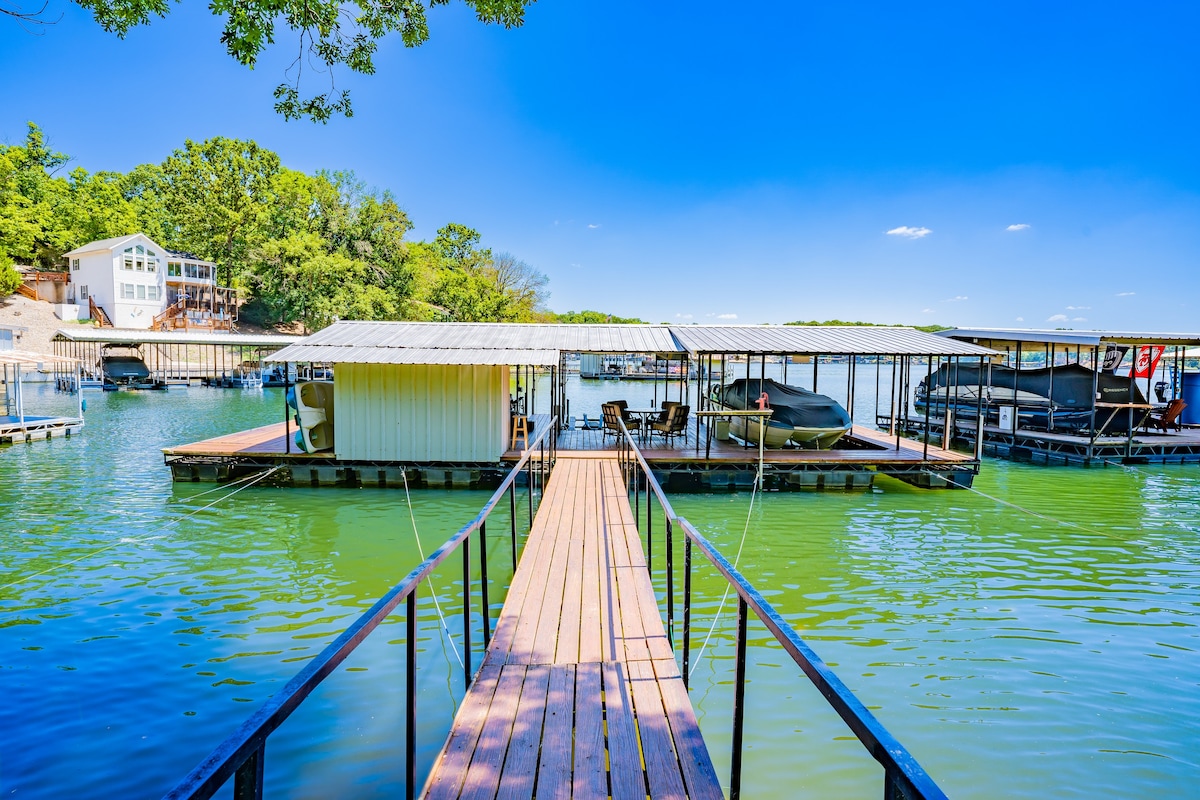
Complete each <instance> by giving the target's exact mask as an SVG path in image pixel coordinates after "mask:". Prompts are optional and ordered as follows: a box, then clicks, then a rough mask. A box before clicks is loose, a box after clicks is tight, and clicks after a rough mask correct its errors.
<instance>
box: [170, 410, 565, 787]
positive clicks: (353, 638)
mask: <svg viewBox="0 0 1200 800" xmlns="http://www.w3.org/2000/svg"><path fill="white" fill-rule="evenodd" d="M555 422H556V418H553V417H552V418H551V422H550V424H549V425H547V426H546V427H545V428H544V429H543V430H542V432H541V434H539V435H538V436H536V437H534V440H533V441H532V442H531V443H530V445H529V447H527V448H526V449H525V452H524V453H523V454H522V455H521V458H520V460H518V461H517V463H516V465H515V466H514V467H513V468H512V470H511V471H510V472H509V473H508V475H507V476H505V478H504V480H503V481H501V483H500V486H499V488H497V489H496V491H495V492H494V493H493V494H492V496H491V497H490V498H489V499H488V501H487V502H486V503H484V505H483V508H482V509H481V510H480V512H479V513H478V514H476V515H475V518H474V519H472V520H471V521H470V522H468V523H467V524H466V525H464V526H463V527H462V528H460V529H459V530H458V532H457V533H455V534H454V535H453V536H451V537H450V538H449V539H447V540H446V541H445V542H444V543H443V544H442V545H441V547H439V548H438V549H437V550H435V551H434V552H432V553H430V555H429V557H428V558H426V559H425V560H424V561H422V562H421V563H420V564H419V565H418V566H417V567H415V568H414V569H413V570H412V571H411V572H409V573H408V575H406V576H405V577H404V580H402V581H400V583H398V584H396V585H395V586H394V587H392V588H391V589H390V590H389V591H388V592H387V593H386V594H384V595H383V597H381V598H379V600H378V601H377V602H376V603H375V605H373V606H371V608H370V609H368V610H367V611H366V612H365V613H364V614H363V615H362V616H360V617H359V618H358V619H357V620H355V621H354V622H353V623H352V624H351V625H350V626H349V627H348V628H346V630H345V631H343V632H342V634H341V635H340V636H338V637H337V638H336V639H334V640H333V642H331V643H330V644H329V645H328V646H327V647H326V648H325V649H324V650H322V651H321V653H320V654H319V655H318V656H317V657H316V658H314V659H313V660H312V661H310V662H309V663H308V664H307V665H306V666H305V668H304V669H302V670H301V671H300V672H299V673H298V674H297V675H296V676H295V677H294V678H292V679H291V680H290V681H288V682H287V685H285V686H284V687H283V689H282V691H280V692H279V693H278V694H276V695H274V696H272V697H271V698H270V699H268V700H267V701H266V702H265V703H263V705H262V706H260V707H259V709H258V710H257V711H255V712H254V714H253V715H251V716H250V718H249V719H247V720H246V721H245V722H243V723H242V724H241V725H240V726H239V727H238V729H237V730H236V731H234V732H233V734H232V735H230V736H229V737H228V738H227V739H226V740H225V741H224V742H222V743H221V744H219V745H218V746H217V747H216V749H214V750H213V751H212V753H210V754H209V755H208V757H207V758H205V759H204V760H203V761H201V762H200V764H198V765H197V766H196V767H195V768H194V769H193V770H192V771H191V772H189V773H188V774H187V776H185V777H184V779H183V780H182V781H180V782H179V784H178V785H177V786H176V787H175V788H174V789H172V790H171V791H170V792H168V793H167V794H166V795H164V800H167V799H168V798H170V799H171V800H176V799H178V798H198V799H201V800H202V799H204V798H209V797H212V796H213V794H215V793H216V792H217V791H218V790H219V789H220V788H221V787H222V786H223V785H224V784H225V782H226V781H227V780H229V778H230V776H234V797H235V798H239V800H240V799H241V798H261V797H262V790H263V754H264V748H265V746H266V742H267V737H268V736H270V735H271V734H272V733H273V732H274V731H275V730H276V729H277V728H278V727H279V726H280V725H282V724H283V723H284V721H286V720H287V718H288V717H289V716H290V715H291V713H292V712H293V711H295V710H296V709H297V708H298V707H299V706H300V704H301V703H302V702H303V701H304V699H305V698H306V697H308V695H309V694H311V693H312V691H313V690H314V689H316V688H317V686H318V685H319V684H320V683H321V681H323V680H324V679H325V678H326V677H327V676H328V675H329V674H330V673H331V672H333V671H334V670H335V669H337V667H338V665H340V664H341V663H342V662H343V661H344V660H345V659H346V657H347V656H349V655H350V654H351V653H352V652H354V649H355V648H356V647H358V645H359V644H361V643H362V642H363V640H364V639H366V638H367V636H368V635H369V634H370V633H371V632H372V631H374V630H375V628H377V627H378V626H379V624H380V623H381V622H383V620H384V619H385V618H386V617H387V616H388V615H389V614H391V612H392V611H394V610H395V609H396V607H397V606H398V605H400V603H401V601H406V602H407V620H406V622H407V634H406V639H407V642H406V644H407V647H406V649H407V660H408V670H407V672H408V674H407V693H408V703H407V705H408V709H407V714H408V720H407V725H406V769H407V778H408V779H407V784H408V793H407V797H408V798H409V800H411V799H412V798H413V797H414V794H415V791H416V788H415V785H416V703H415V702H414V701H415V698H416V669H415V667H416V642H417V630H416V627H417V587H418V586H420V584H421V583H422V582H423V581H424V580H425V579H426V578H428V577H429V576H430V574H432V572H433V570H434V569H435V568H437V566H438V565H440V564H441V563H442V562H443V561H445V560H446V558H448V557H449V556H450V554H451V553H452V552H454V550H455V549H456V548H458V547H459V546H460V545H462V544H464V543H468V542H469V540H470V537H471V534H472V533H474V532H475V531H477V530H478V531H479V534H480V537H479V550H480V567H481V569H480V573H481V574H480V583H481V603H480V605H481V608H482V613H483V620H484V625H483V636H484V647H485V648H486V647H487V644H488V642H489V640H490V637H491V625H490V616H489V611H488V590H487V547H486V536H487V527H486V526H487V518H488V515H489V514H491V513H492V511H493V510H494V509H495V508H496V504H497V503H499V502H500V499H501V498H502V497H503V496H504V495H505V494H506V493H509V494H510V500H509V508H510V509H511V512H512V514H511V516H512V522H511V528H512V554H513V568H514V569H515V568H516V563H517V529H516V478H517V476H518V475H519V474H520V473H521V470H522V469H523V468H526V467H527V468H528V473H529V509H530V525H532V523H533V488H534V475H533V462H534V460H535V459H534V457H535V456H536V457H537V461H538V462H539V470H538V472H539V473H540V475H541V476H542V486H543V488H544V487H545V474H546V471H547V469H548V468H552V467H553V462H554V453H555V444H554V438H553V437H552V436H549V434H550V433H551V432H553V431H554V429H555ZM548 436H549V449H548V452H547V446H546V444H547V442H546V440H547V437H548ZM535 447H537V450H536V451H535V450H534V448H535ZM547 456H549V460H547ZM470 552H471V551H470V548H469V547H464V548H463V639H464V643H463V649H464V656H465V657H464V673H465V679H466V684H467V686H468V687H469V686H470V683H471V679H472V677H473V675H472V672H471V634H470V623H471V616H470V608H471V586H470V580H469V578H470V563H471V562H470Z"/></svg>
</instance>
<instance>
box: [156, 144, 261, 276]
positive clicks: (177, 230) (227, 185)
mask: <svg viewBox="0 0 1200 800" xmlns="http://www.w3.org/2000/svg"><path fill="white" fill-rule="evenodd" d="M280 169H281V166H280V163H279V156H278V155H276V154H275V153H273V152H272V151H270V150H267V149H266V148H263V147H259V146H258V144H257V143H256V142H254V141H243V140H240V139H227V138H225V137H223V136H217V137H215V138H212V139H207V140H205V141H203V142H200V143H196V142H193V141H191V140H188V141H186V142H184V146H183V148H182V149H180V150H176V151H175V152H174V153H172V154H171V155H170V156H169V157H168V158H167V160H166V161H164V162H163V165H162V184H161V189H160V191H161V194H162V204H163V207H164V208H165V209H166V215H167V221H166V227H167V228H168V229H169V230H170V231H171V232H172V234H171V235H170V236H169V237H168V239H167V241H165V242H162V244H163V246H164V247H171V248H173V249H176V250H185V251H187V252H190V253H194V254H195V255H198V256H200V257H201V258H205V259H208V260H210V261H214V262H216V264H217V271H218V274H217V282H218V283H221V284H224V285H226V286H237V285H239V283H240V280H241V279H242V277H243V276H244V275H245V274H246V273H247V271H248V269H249V256H250V252H251V251H252V250H253V249H254V248H255V247H257V246H259V245H261V244H262V243H263V242H264V241H266V239H267V238H268V237H267V224H268V222H269V220H270V215H271V214H270V209H271V206H272V205H273V202H274V194H273V191H272V189H273V187H274V181H275V178H276V176H277V175H278V174H279V171H280Z"/></svg>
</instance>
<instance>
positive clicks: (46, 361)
mask: <svg viewBox="0 0 1200 800" xmlns="http://www.w3.org/2000/svg"><path fill="white" fill-rule="evenodd" d="M78 363H79V362H78V361H77V360H76V359H74V358H67V357H66V356H50V355H46V354H45V353H33V352H30V351H28V350H0V364H20V365H21V366H23V367H40V366H45V365H54V364H67V365H70V366H74V365H75V364H78Z"/></svg>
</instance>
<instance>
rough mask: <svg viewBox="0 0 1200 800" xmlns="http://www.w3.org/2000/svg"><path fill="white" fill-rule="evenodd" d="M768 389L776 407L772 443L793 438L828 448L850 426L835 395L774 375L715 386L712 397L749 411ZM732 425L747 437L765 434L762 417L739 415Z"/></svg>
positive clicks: (769, 439)
mask: <svg viewBox="0 0 1200 800" xmlns="http://www.w3.org/2000/svg"><path fill="white" fill-rule="evenodd" d="M764 392H765V393H766V395H767V403H768V407H769V408H770V409H771V411H772V414H771V417H770V419H769V420H768V421H767V428H766V433H765V436H764V437H763V442H764V444H766V446H768V447H783V446H784V445H785V444H787V443H788V442H789V441H791V442H794V443H795V444H798V445H800V446H801V447H809V448H816V449H821V450H824V449H828V448H829V447H831V446H832V445H833V443H834V442H836V441H837V440H838V439H840V438H842V436H843V435H844V434H845V433H846V431H848V430H850V415H849V414H847V413H846V409H844V408H842V406H841V404H840V403H838V402H837V401H836V400H834V399H833V398H830V397H826V396H825V395H823V394H817V393H816V392H810V391H809V390H808V389H801V388H800V387H798V386H788V385H787V384H784V383H778V382H776V381H773V380H771V379H770V378H767V379H765V380H763V379H759V378H738V379H737V380H735V381H733V382H732V383H727V384H725V385H724V386H718V387H714V389H713V396H712V399H713V401H714V402H715V403H717V404H719V405H720V406H723V407H725V408H729V409H733V410H736V411H748V410H754V409H757V408H758V403H757V400H758V398H759V397H760V396H761V395H762V394H763V393H764ZM729 428H730V431H731V432H732V433H733V435H734V436H737V437H738V438H740V439H744V440H746V441H751V442H758V440H759V437H760V435H762V433H761V432H760V428H761V425H760V423H759V420H757V419H755V418H753V417H735V418H734V419H733V420H731V421H730V424H729Z"/></svg>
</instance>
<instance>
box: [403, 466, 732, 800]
mask: <svg viewBox="0 0 1200 800" xmlns="http://www.w3.org/2000/svg"><path fill="white" fill-rule="evenodd" d="M423 796H424V797H426V798H430V799H431V800H432V799H433V798H460V797H461V798H465V797H533V796H539V797H554V798H558V797H561V798H571V797H574V798H606V797H609V796H611V797H613V798H614V800H615V799H616V798H645V797H647V796H649V797H652V798H659V797H692V798H720V797H723V796H724V795H723V793H722V790H721V787H720V783H719V781H718V779H717V775H716V772H715V771H714V769H713V765H712V759H711V758H710V757H709V754H708V750H707V748H706V747H705V745H704V739H703V737H702V736H701V734H700V729H699V727H698V725H697V722H696V716H695V713H694V712H693V710H692V705H691V701H690V700H689V698H688V694H687V690H686V688H685V687H684V685H683V679H682V676H681V674H680V672H679V668H678V667H677V665H676V662H675V657H674V655H673V653H672V650H671V644H670V642H669V640H668V638H667V634H666V630H665V629H664V627H663V624H662V620H661V618H660V617H659V612H658V603H657V601H656V599H655V594H654V588H653V587H652V585H651V583H650V576H649V572H648V571H647V569H646V560H645V555H644V553H643V550H642V545H641V539H640V537H639V535H638V529H637V524H636V522H635V520H634V515H633V510H632V509H631V507H630V505H629V499H628V495H627V492H626V488H625V486H624V483H623V480H622V476H621V471H620V467H619V466H618V462H617V458H616V454H615V453H596V454H594V455H593V456H592V457H589V458H571V459H564V460H562V461H560V462H559V463H558V466H557V467H556V468H555V470H554V472H553V473H552V475H551V477H550V480H549V482H548V483H547V485H546V490H545V494H544V496H543V498H542V502H541V506H540V508H539V510H538V513H537V516H536V518H535V520H534V523H533V528H532V530H531V532H530V535H529V539H528V541H527V543H526V545H525V552H524V554H523V556H522V558H521V562H520V565H519V567H518V569H517V572H516V574H515V575H514V577H513V582H512V585H511V588H510V589H509V593H508V599H507V600H506V602H505V604H504V609H503V611H502V612H501V614H500V617H499V619H498V621H497V624H496V632H495V635H494V636H493V637H492V640H491V643H490V645H489V647H488V648H487V652H486V654H485V656H484V661H483V665H482V667H481V668H480V672H479V674H478V675H477V676H476V679H475V681H474V682H473V684H472V685H471V688H470V690H469V691H468V693H467V695H466V697H465V698H464V700H463V703H462V705H461V707H460V709H459V712H458V715H457V716H456V718H455V720H454V724H453V727H452V729H451V731H450V735H449V737H448V739H447V740H446V744H445V746H444V747H443V748H442V751H441V753H440V755H439V756H438V758H437V760H436V762H435V764H434V767H433V770H432V772H431V774H430V776H429V779H428V781H427V782H426V784H425V790H424V792H423Z"/></svg>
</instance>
